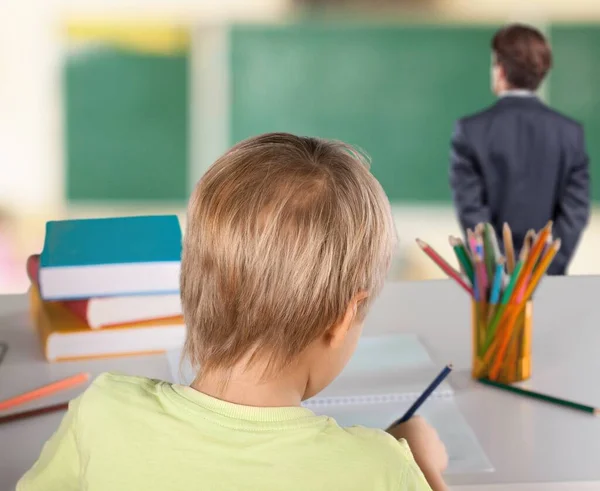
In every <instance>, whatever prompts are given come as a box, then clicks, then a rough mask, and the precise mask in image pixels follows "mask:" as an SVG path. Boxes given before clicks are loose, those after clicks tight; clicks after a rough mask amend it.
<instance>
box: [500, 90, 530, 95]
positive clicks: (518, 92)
mask: <svg viewBox="0 0 600 491" xmlns="http://www.w3.org/2000/svg"><path fill="white" fill-rule="evenodd" d="M500 97H536V95H535V92H532V91H531V90H526V89H513V90H505V91H504V92H501V93H500Z"/></svg>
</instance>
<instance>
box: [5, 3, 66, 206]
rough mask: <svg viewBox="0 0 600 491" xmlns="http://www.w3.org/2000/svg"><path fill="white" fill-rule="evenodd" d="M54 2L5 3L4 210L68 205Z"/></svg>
mask: <svg viewBox="0 0 600 491" xmlns="http://www.w3.org/2000/svg"><path fill="white" fill-rule="evenodd" d="M55 11H56V8H55V5H54V4H53V2H38V1H35V0H19V1H16V2H10V1H9V2H0V19H1V21H0V72H1V73H2V75H1V76H0V206H3V207H6V208H8V209H9V210H10V211H11V212H13V213H16V214H19V215H21V214H30V213H39V212H44V213H47V212H48V211H50V210H51V209H55V208H60V207H61V206H62V204H63V196H64V189H63V170H62V169H63V164H62V133H61V116H60V114H61V104H60V90H61V86H60V44H59V36H60V30H59V28H60V25H59V24H58V23H57V19H56V17H55Z"/></svg>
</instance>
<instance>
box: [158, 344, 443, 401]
mask: <svg viewBox="0 0 600 491" xmlns="http://www.w3.org/2000/svg"><path fill="white" fill-rule="evenodd" d="M167 360H168V362H169V367H170V370H171V377H172V380H171V381H172V382H175V383H179V384H182V385H189V384H190V383H192V381H193V380H194V378H195V373H194V371H193V370H192V367H191V366H190V364H189V362H188V361H187V360H186V359H183V360H182V352H181V349H177V350H172V351H169V352H168V353H167ZM441 368H442V366H437V365H435V364H434V363H433V362H432V360H431V358H430V357H429V354H428V353H427V350H426V349H425V347H424V346H423V344H422V343H421V342H420V341H419V338H418V337H417V336H416V335H414V334H392V335H386V336H374V337H370V336H364V337H362V338H361V339H360V341H359V342H358V346H357V348H356V351H355V352H354V354H353V356H352V358H351V359H350V361H349V362H348V365H346V367H345V368H344V370H343V372H342V373H341V374H340V375H339V376H338V377H337V378H336V379H335V380H334V381H333V382H332V383H331V385H329V386H328V387H326V388H325V389H324V390H323V391H322V392H320V393H319V394H317V395H316V396H315V397H312V398H311V399H309V400H307V401H305V402H304V405H305V406H306V407H310V408H313V407H315V406H322V405H329V404H376V403H381V402H401V401H414V400H415V399H417V397H419V395H421V393H422V392H423V390H424V389H425V388H426V387H427V386H428V385H429V384H430V383H431V381H432V380H433V379H434V378H435V376H436V375H437V374H438V373H439V371H440V370H441ZM452 394H453V392H452V388H451V387H450V385H448V384H447V383H446V382H444V383H442V384H441V385H440V386H439V387H438V388H437V389H436V391H435V392H434V393H433V394H432V395H431V396H430V397H431V398H437V397H452Z"/></svg>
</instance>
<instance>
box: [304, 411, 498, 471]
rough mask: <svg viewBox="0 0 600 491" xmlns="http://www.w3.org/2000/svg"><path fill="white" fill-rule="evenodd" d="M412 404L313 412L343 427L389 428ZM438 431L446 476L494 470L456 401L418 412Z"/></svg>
mask: <svg viewBox="0 0 600 491" xmlns="http://www.w3.org/2000/svg"><path fill="white" fill-rule="evenodd" d="M409 406H410V402H405V403H398V404H393V403H386V404H366V405H358V406H322V407H312V408H311V409H312V410H313V411H314V412H315V413H317V414H321V415H327V416H331V417H332V418H334V419H335V420H336V421H337V423H338V424H339V425H340V426H356V425H361V426H366V427H369V428H380V429H386V428H387V427H389V426H390V425H391V424H392V423H393V422H394V421H396V420H397V419H398V418H400V417H401V416H402V414H404V412H405V411H406V410H407V409H408V408H409ZM418 414H419V415H421V416H423V417H424V418H425V419H426V420H427V421H428V422H429V423H430V424H431V425H432V426H433V427H434V428H435V429H436V430H437V432H438V434H439V435H440V438H441V440H442V441H443V442H444V445H445V446H446V450H447V451H448V456H449V465H448V469H447V471H446V474H464V473H478V472H490V471H493V470H494V468H493V467H492V465H491V463H490V461H489V460H488V458H487V456H486V454H485V452H484V451H483V449H482V448H481V445H480V444H479V442H478V440H477V437H476V436H475V433H474V432H473V430H472V429H471V427H470V426H469V425H468V423H467V422H466V421H465V419H464V417H463V416H462V414H461V412H460V410H459V408H458V406H457V405H456V402H454V400H453V399H435V400H428V401H427V402H426V403H425V404H424V405H423V406H422V407H421V409H420V410H419V411H418Z"/></svg>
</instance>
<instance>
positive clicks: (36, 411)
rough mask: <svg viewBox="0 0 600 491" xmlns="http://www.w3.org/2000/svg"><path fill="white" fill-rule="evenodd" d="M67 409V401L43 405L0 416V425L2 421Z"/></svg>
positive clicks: (6, 421)
mask: <svg viewBox="0 0 600 491" xmlns="http://www.w3.org/2000/svg"><path fill="white" fill-rule="evenodd" d="M67 409H69V403H68V402H61V403H60V404H54V405H52V406H45V407H40V408H37V409H30V410H29V411H22V412H19V413H14V414H9V415H7V416H0V425H1V424H3V423H10V422H12V421H19V420H21V419H26V418H32V417H34V416H41V415H43V414H49V413H54V412H57V411H66V410H67Z"/></svg>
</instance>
